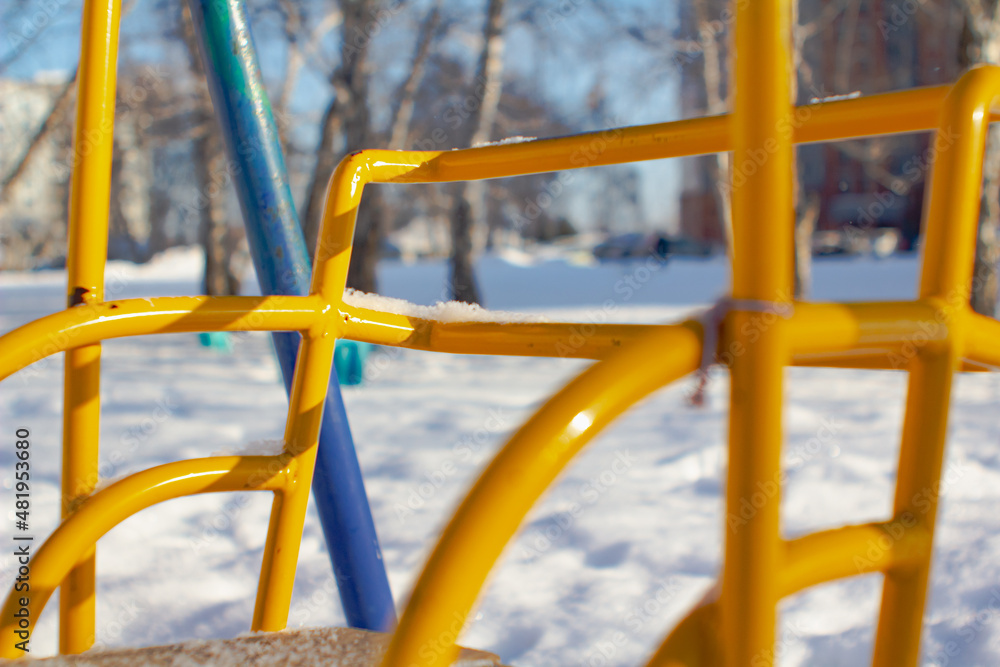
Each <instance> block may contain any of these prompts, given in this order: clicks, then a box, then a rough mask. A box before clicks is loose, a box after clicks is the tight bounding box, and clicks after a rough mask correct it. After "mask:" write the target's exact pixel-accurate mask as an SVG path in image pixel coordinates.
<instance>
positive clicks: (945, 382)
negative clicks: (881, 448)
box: [873, 67, 1000, 667]
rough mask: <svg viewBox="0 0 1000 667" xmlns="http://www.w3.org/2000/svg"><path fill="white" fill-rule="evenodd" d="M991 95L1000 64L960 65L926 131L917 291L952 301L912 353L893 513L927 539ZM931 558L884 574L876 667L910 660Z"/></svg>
mask: <svg viewBox="0 0 1000 667" xmlns="http://www.w3.org/2000/svg"><path fill="white" fill-rule="evenodd" d="M998 96H1000V68H996V67H979V68H975V69H972V70H970V71H968V72H966V74H965V75H963V76H962V78H961V79H959V81H958V82H957V83H956V84H955V85H954V87H953V88H952V90H951V92H950V93H949V95H948V98H947V99H946V101H945V105H944V109H943V112H942V114H941V121H940V126H939V129H938V132H937V134H936V136H935V139H934V149H935V162H934V166H933V167H932V172H931V177H930V180H931V184H930V196H929V198H928V200H927V201H928V203H927V207H926V209H925V218H924V225H923V228H924V230H925V231H924V238H925V241H924V257H923V263H922V268H921V276H920V297H921V298H929V297H935V298H937V299H940V300H941V301H943V302H944V303H947V304H952V305H953V309H952V310H953V313H954V316H953V318H952V321H951V323H950V327H949V331H950V335H949V339H948V342H947V344H946V345H945V346H943V348H941V349H939V350H933V351H926V352H923V353H921V354H919V355H917V356H916V357H914V359H913V361H912V363H911V367H910V381H909V387H908V390H907V398H906V415H905V418H904V420H903V434H902V444H901V446H900V452H899V470H898V474H897V478H896V494H895V499H894V503H893V505H894V509H893V514H894V515H895V516H905V515H911V516H915V517H919V519H920V523H921V524H922V525H923V526H925V527H926V530H927V533H928V535H929V538H930V539H933V535H934V526H935V523H936V519H937V504H938V489H939V488H940V478H941V470H942V464H943V459H944V447H945V441H946V438H947V430H948V409H949V402H950V398H951V383H952V379H953V375H954V371H955V370H956V369H957V367H958V365H959V363H960V361H961V359H962V356H963V354H964V349H963V348H964V344H965V341H964V334H965V329H967V328H968V326H967V324H966V322H967V320H968V319H969V318H968V317H967V316H966V313H967V307H966V306H965V304H966V303H967V301H968V297H969V293H970V290H971V279H972V260H973V253H974V249H975V242H976V231H977V228H978V222H979V205H980V190H981V188H982V169H983V153H984V151H985V146H986V132H987V129H988V125H989V120H990V109H991V107H992V106H993V105H994V104H995V102H996V100H997V97H998ZM930 565H931V559H930V555H929V554H928V555H927V557H926V558H924V559H922V561H921V562H920V564H919V565H918V566H916V567H914V568H911V569H910V570H906V571H892V572H889V573H888V574H887V575H886V578H885V583H884V585H883V590H882V608H881V613H880V615H879V624H878V632H877V635H876V639H875V654H874V659H873V664H874V665H875V667H888V666H889V665H893V666H898V667H913V666H915V665H916V664H917V663H918V661H919V659H920V637H921V630H922V628H923V614H924V606H925V603H926V599H927V582H928V579H929V577H930Z"/></svg>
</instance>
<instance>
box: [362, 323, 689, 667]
mask: <svg viewBox="0 0 1000 667" xmlns="http://www.w3.org/2000/svg"><path fill="white" fill-rule="evenodd" d="M700 348H701V328H700V326H699V325H698V324H696V323H693V322H685V323H684V324H681V325H678V326H664V327H659V328H657V329H654V330H653V331H651V332H649V334H647V335H646V336H644V337H642V338H641V339H640V340H638V341H636V342H635V343H634V344H632V345H629V346H627V347H625V348H623V349H622V350H620V351H619V352H617V353H616V354H614V355H612V356H611V357H609V358H608V359H606V360H604V361H600V362H598V363H596V364H594V365H593V366H591V367H590V368H588V369H587V370H586V371H584V372H583V374H581V375H580V376H578V377H577V378H576V379H574V380H573V381H572V382H570V383H569V384H568V385H567V386H566V387H564V388H563V389H562V390H561V391H559V393H557V394H556V395H555V396H554V397H553V398H552V399H551V400H549V401H548V402H547V403H546V404H545V405H544V406H543V407H542V408H541V409H540V410H539V411H538V412H536V413H535V414H534V415H533V416H532V417H531V419H529V420H528V422H527V423H526V424H525V425H524V426H522V427H521V428H520V429H519V430H518V432H517V433H515V434H514V436H513V437H511V439H510V440H509V441H508V443H507V444H506V445H505V446H504V448H503V449H502V450H501V451H500V453H499V454H498V455H497V456H496V458H494V459H493V461H492V462H491V463H490V465H489V467H488V468H487V469H486V471H485V472H483V474H482V476H481V477H480V478H479V480H478V481H477V482H476V484H475V486H474V487H473V488H472V490H471V491H470V492H469V495H468V496H467V497H466V499H465V500H464V501H463V502H462V505H461V507H459V509H458V511H457V512H456V513H455V515H454V517H453V518H452V520H451V522H450V523H449V524H448V527H447V528H446V529H445V530H444V533H443V534H442V535H441V537H440V538H439V540H438V543H437V546H436V547H435V548H434V551H433V553H432V554H431V557H430V559H429V560H428V562H427V565H426V566H425V568H424V571H423V573H422V574H421V575H420V579H419V580H418V581H417V584H416V587H415V588H414V590H413V594H412V595H411V597H410V600H409V602H408V603H407V605H406V609H405V610H404V612H403V615H402V617H401V619H400V623H399V627H398V629H397V630H396V632H395V634H394V635H393V638H392V643H391V644H390V645H389V649H388V651H387V653H386V655H385V657H384V659H383V661H382V665H383V666H384V667H393V666H396V667H398V666H399V665H411V664H420V665H422V666H424V667H444V666H445V665H450V664H451V663H452V661H453V660H454V658H455V657H456V655H457V650H456V649H455V646H454V642H455V640H456V639H457V633H456V632H449V631H448V628H449V627H454V624H455V623H456V621H457V622H458V623H459V624H461V623H464V621H465V618H466V617H467V616H468V614H469V611H470V610H471V609H472V606H473V604H474V602H475V600H476V597H477V596H478V594H479V591H480V589H481V588H482V586H483V583H484V581H485V580H486V576H487V574H488V573H489V571H490V569H491V567H492V566H493V564H494V562H495V561H496V560H497V558H499V557H500V554H501V552H502V551H503V549H504V547H505V546H506V544H507V542H508V541H509V540H510V538H511V537H512V536H513V535H514V533H515V532H516V531H517V529H518V527H519V526H520V525H521V522H522V521H523V520H524V517H525V515H526V514H527V513H528V510H530V509H531V507H532V505H534V503H535V502H536V501H537V500H538V498H539V497H540V496H541V495H542V493H544V491H545V490H546V489H547V488H548V487H549V485H551V484H552V482H553V480H554V479H555V478H556V476H557V475H558V474H559V472H560V471H561V470H562V469H563V468H565V467H566V465H568V464H569V462H570V461H571V460H572V459H573V457H574V456H575V455H576V454H577V453H579V452H580V450H581V449H582V448H583V446H584V445H585V444H587V442H589V441H590V440H591V439H592V438H593V437H594V435H595V434H596V433H598V432H599V431H600V430H601V429H603V428H604V427H605V426H607V425H608V424H609V423H610V422H611V421H612V420H613V419H614V418H615V417H617V416H618V415H620V414H621V413H622V412H624V411H625V410H626V409H628V408H629V407H630V406H631V405H633V404H635V403H636V402H637V401H639V400H641V399H642V398H643V397H645V396H646V395H648V394H649V393H650V392H652V391H655V390H656V389H658V388H660V387H662V386H664V385H666V384H668V383H670V382H672V381H674V380H676V379H678V378H680V377H683V376H684V375H686V374H687V373H690V372H691V371H693V370H694V369H695V368H697V366H698V362H699V359H700V355H701V350H700ZM651 359H656V360H657V363H650V360H651ZM431 640H436V641H438V642H439V643H440V644H442V645H443V650H441V651H428V650H427V647H428V642H429V641H431ZM429 653H431V654H433V655H428V654H429Z"/></svg>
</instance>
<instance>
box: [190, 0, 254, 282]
mask: <svg viewBox="0 0 1000 667" xmlns="http://www.w3.org/2000/svg"><path fill="white" fill-rule="evenodd" d="M182 12H183V19H182V20H183V30H182V32H183V36H184V43H185V45H186V47H187V53H188V64H189V67H190V71H191V74H192V78H193V79H194V80H195V85H196V86H197V94H196V98H195V102H196V109H195V111H196V113H195V119H196V123H197V125H196V127H195V130H194V173H195V180H196V183H197V186H198V195H197V198H196V200H195V206H194V209H195V210H196V211H197V212H198V218H199V233H198V237H199V241H200V243H201V245H202V247H203V248H204V249H205V275H204V285H203V287H204V290H205V294H208V295H210V296H230V295H234V294H238V293H239V287H240V281H239V277H238V276H237V275H236V272H235V270H234V266H233V261H232V260H233V255H234V250H235V245H236V243H235V232H234V231H233V230H231V228H230V226H229V223H228V220H227V219H226V192H227V188H228V187H229V178H227V177H226V154H225V151H224V148H223V145H222V134H221V132H219V130H218V128H217V127H215V123H216V122H217V120H216V118H215V114H214V112H213V107H212V98H211V96H210V95H209V91H208V84H207V82H206V80H205V72H204V69H203V67H202V62H201V57H200V55H199V53H198V42H197V38H196V36H195V33H194V24H193V23H192V20H191V12H190V9H189V8H188V5H187V4H185V5H184V8H183V10H182Z"/></svg>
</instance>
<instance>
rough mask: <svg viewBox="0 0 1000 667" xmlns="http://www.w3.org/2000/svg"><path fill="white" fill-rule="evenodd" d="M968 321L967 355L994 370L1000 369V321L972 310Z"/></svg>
mask: <svg viewBox="0 0 1000 667" xmlns="http://www.w3.org/2000/svg"><path fill="white" fill-rule="evenodd" d="M966 322H967V323H968V327H967V328H966V331H965V334H966V338H965V356H966V357H967V358H969V359H971V360H973V361H975V362H978V363H980V364H984V365H985V366H987V367H988V368H991V369H993V370H996V369H1000V322H998V321H996V320H995V319H993V318H992V317H986V316H985V315H980V314H979V313H974V312H971V310H970V312H968V313H967V314H966Z"/></svg>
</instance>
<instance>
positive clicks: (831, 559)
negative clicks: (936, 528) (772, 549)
mask: <svg viewBox="0 0 1000 667" xmlns="http://www.w3.org/2000/svg"><path fill="white" fill-rule="evenodd" d="M931 547H932V541H931V535H930V534H929V533H928V531H927V530H926V529H925V528H924V527H923V526H921V525H920V523H919V522H918V520H917V518H916V517H914V516H912V515H905V516H903V517H900V518H897V519H894V520H892V521H884V522H879V523H866V524H862V525H857V526H844V527H843V528H834V529H832V530H824V531H820V532H818V533H812V534H811V535H805V536H803V537H800V538H797V539H794V540H787V541H785V565H784V567H783V568H782V571H781V576H780V578H779V586H780V588H779V595H780V596H781V597H785V596H788V595H791V594H793V593H796V592H798V591H800V590H802V589H805V588H808V587H810V586H815V585H817V584H821V583H823V582H826V581H833V580H835V579H843V578H845V577H853V576H857V575H860V574H868V573H871V572H887V571H889V570H895V569H900V568H907V567H910V566H913V565H916V564H919V563H920V562H922V561H923V560H925V559H927V558H929V556H930V549H931Z"/></svg>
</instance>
